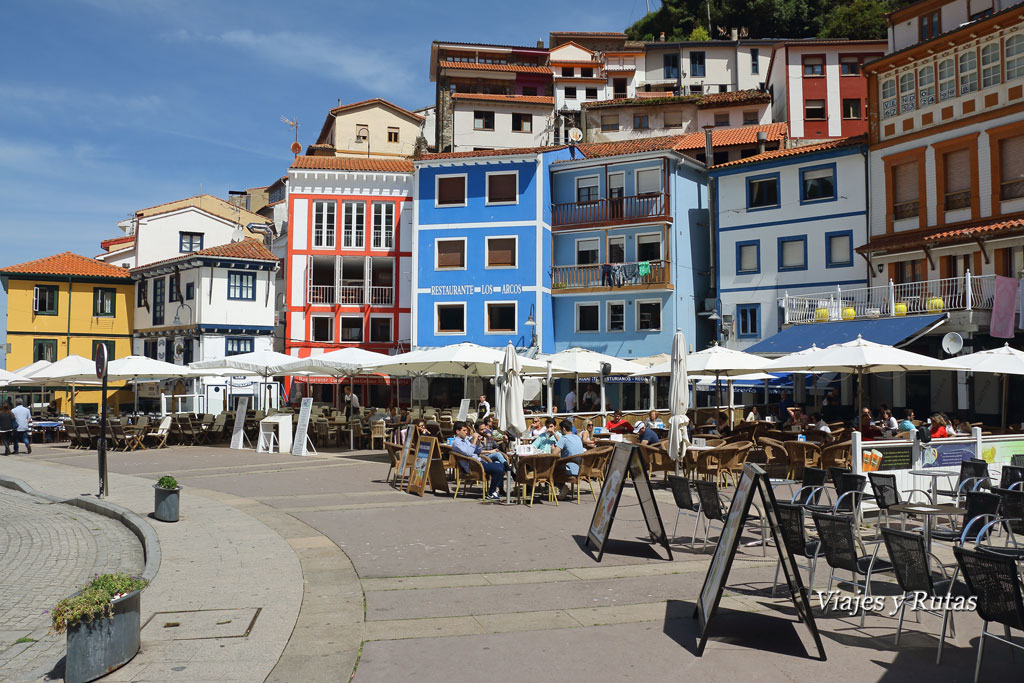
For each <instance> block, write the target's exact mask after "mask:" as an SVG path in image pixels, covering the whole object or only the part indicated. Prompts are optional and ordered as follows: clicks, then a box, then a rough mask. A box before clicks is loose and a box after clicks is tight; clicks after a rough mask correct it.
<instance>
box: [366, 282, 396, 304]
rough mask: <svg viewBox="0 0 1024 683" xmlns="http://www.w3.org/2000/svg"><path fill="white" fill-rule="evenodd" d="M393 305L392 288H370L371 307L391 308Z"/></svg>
mask: <svg viewBox="0 0 1024 683" xmlns="http://www.w3.org/2000/svg"><path fill="white" fill-rule="evenodd" d="M394 303H395V290H394V288H393V287H370V305H371V306H391V305H392V304H394Z"/></svg>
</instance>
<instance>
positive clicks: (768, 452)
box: [758, 436, 789, 476]
mask: <svg viewBox="0 0 1024 683" xmlns="http://www.w3.org/2000/svg"><path fill="white" fill-rule="evenodd" d="M758 445H759V446H761V448H763V449H764V452H765V458H766V462H765V471H766V472H768V474H769V476H771V474H772V472H775V473H776V474H779V473H781V474H782V475H785V474H786V473H787V472H788V471H789V456H788V455H787V454H786V445H785V444H784V443H783V442H781V441H776V440H775V439H770V438H768V437H764V436H762V437H761V438H760V439H758Z"/></svg>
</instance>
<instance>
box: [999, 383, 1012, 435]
mask: <svg viewBox="0 0 1024 683" xmlns="http://www.w3.org/2000/svg"><path fill="white" fill-rule="evenodd" d="M1009 391H1010V376H1009V375H1008V374H1006V373H1003V416H1002V422H1001V424H1000V427H1001V428H1002V431H1004V432H1005V431H1006V399H1007V396H1008V394H1009Z"/></svg>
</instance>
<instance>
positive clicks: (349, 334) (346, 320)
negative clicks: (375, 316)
mask: <svg viewBox="0 0 1024 683" xmlns="http://www.w3.org/2000/svg"><path fill="white" fill-rule="evenodd" d="M338 341H341V342H343V343H344V342H348V343H353V342H361V341H363V318H362V316H355V315H343V316H341V339H339V340H338Z"/></svg>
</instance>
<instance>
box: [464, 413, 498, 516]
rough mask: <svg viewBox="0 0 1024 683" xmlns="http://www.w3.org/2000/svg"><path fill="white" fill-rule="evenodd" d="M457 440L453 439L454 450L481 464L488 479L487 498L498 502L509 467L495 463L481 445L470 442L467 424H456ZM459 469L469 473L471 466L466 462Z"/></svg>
mask: <svg viewBox="0 0 1024 683" xmlns="http://www.w3.org/2000/svg"><path fill="white" fill-rule="evenodd" d="M454 426H455V438H454V439H452V450H453V451H455V452H456V453H458V454H459V455H464V456H466V457H467V458H472V459H473V460H476V461H477V462H479V463H480V464H481V465H482V466H483V468H484V474H486V475H487V477H488V484H487V498H488V499H489V500H498V499H499V498H500V497H501V495H500V493H499V491H500V489H501V478H502V476H504V474H505V472H506V471H508V465H507V464H505V463H500V462H495V461H494V460H492V459H491V457H490V456H489V455H488V454H486V453H484V452H483V448H481V447H480V446H479V445H477V444H474V443H472V441H471V440H470V434H469V427H468V426H467V425H466V423H465V422H456V423H455V425H454ZM459 467H460V468H462V471H463V472H465V473H467V474H468V473H469V465H467V464H466V463H464V462H460V463H459Z"/></svg>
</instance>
